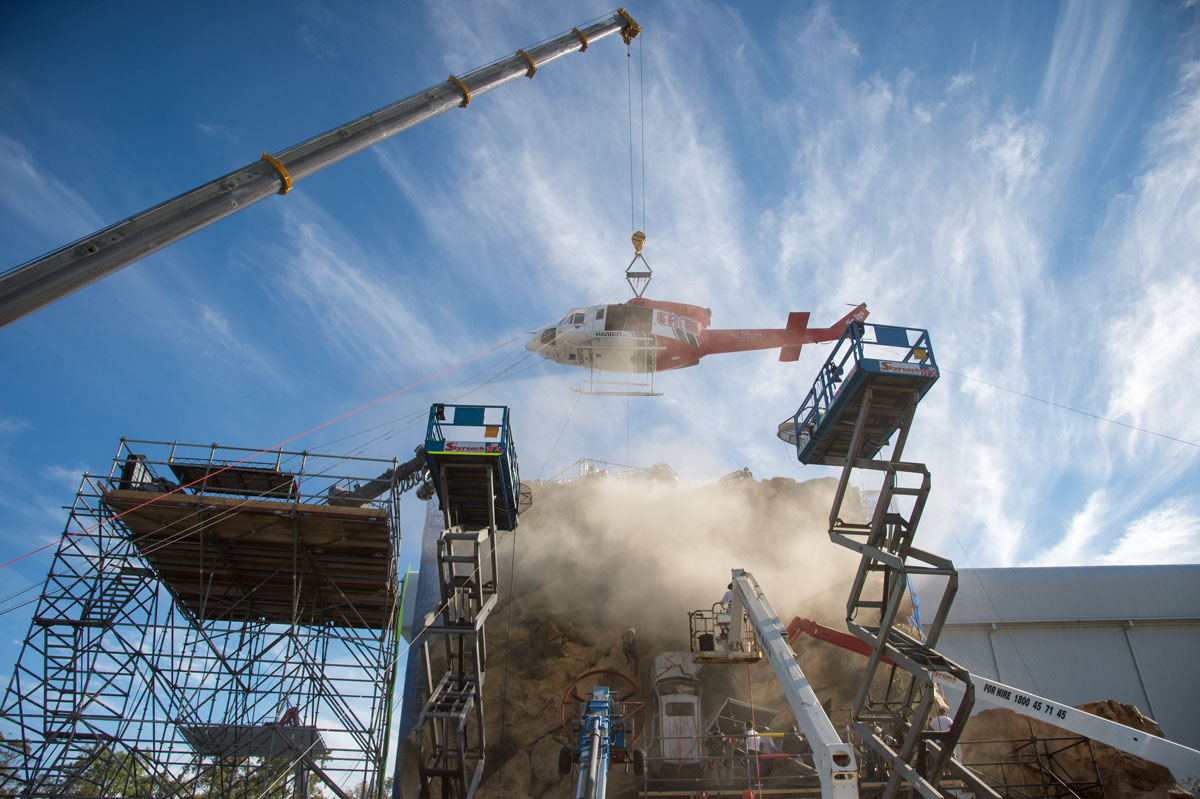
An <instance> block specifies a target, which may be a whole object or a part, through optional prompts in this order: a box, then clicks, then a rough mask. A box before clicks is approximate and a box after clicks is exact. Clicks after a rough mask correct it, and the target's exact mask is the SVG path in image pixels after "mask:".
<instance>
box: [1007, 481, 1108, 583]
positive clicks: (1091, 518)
mask: <svg viewBox="0 0 1200 799" xmlns="http://www.w3.org/2000/svg"><path fill="white" fill-rule="evenodd" d="M1111 514H1112V507H1111V505H1110V501H1109V498H1108V496H1107V495H1106V494H1105V492H1104V491H1103V490H1097V491H1094V492H1093V493H1092V495H1091V496H1090V497H1088V500H1087V504H1086V505H1084V507H1083V509H1082V510H1080V511H1079V512H1077V513H1076V514H1075V515H1074V516H1073V517H1072V518H1071V521H1070V522H1069V523H1068V525H1067V530H1066V533H1065V534H1064V535H1063V536H1062V537H1061V538H1059V539H1058V540H1057V541H1055V542H1054V543H1053V545H1052V546H1049V547H1047V548H1046V549H1044V550H1043V551H1042V552H1040V553H1038V555H1037V556H1036V557H1035V558H1034V559H1033V560H1032V561H1029V562H1027V563H1026V564H1025V565H1028V566H1072V565H1076V564H1080V563H1088V562H1090V561H1092V560H1093V559H1094V557H1095V553H1096V551H1097V549H1096V539H1097V538H1100V537H1101V535H1102V533H1103V532H1104V530H1105V529H1106V528H1107V527H1108V525H1109V519H1110V516H1111ZM1050 532H1054V531H1050Z"/></svg>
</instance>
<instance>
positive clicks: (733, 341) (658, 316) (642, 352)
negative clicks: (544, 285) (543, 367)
mask: <svg viewBox="0 0 1200 799" xmlns="http://www.w3.org/2000/svg"><path fill="white" fill-rule="evenodd" d="M868 313H869V312H868V311H867V306H866V304H865V303H863V304H861V305H858V306H857V307H855V308H854V309H853V310H852V311H850V313H848V314H846V315H845V316H844V317H842V318H841V319H839V320H838V321H837V322H836V323H834V324H833V325H831V326H830V327H820V328H810V327H809V326H808V317H809V314H808V312H807V311H793V312H792V313H790V314H788V318H787V324H786V325H785V326H784V327H783V328H781V329H774V330H772V329H758V328H754V329H735V330H715V329H713V328H710V327H709V324H710V322H711V320H712V310H711V309H709V308H701V307H700V306H698V305H689V304H686V303H681V302H667V301H664V300H652V299H649V298H646V297H635V298H633V299H631V300H629V301H628V302H624V303H612V304H607V305H590V306H587V307H584V308H574V309H572V310H571V312H570V313H568V314H566V315H565V316H564V317H562V319H561V320H560V321H559V322H558V324H556V325H554V326H552V327H547V328H545V329H543V330H541V331H538V332H536V333H534V334H533V335H532V336H531V337H530V339H529V340H528V341H527V342H526V344H525V349H527V350H529V351H530V352H533V353H536V354H538V355H540V356H542V357H543V358H546V359H547V360H551V361H554V362H555V363H560V364H564V365H566V366H579V367H583V368H586V369H588V370H590V371H591V372H592V373H593V390H591V391H586V392H584V393H614V392H608V391H597V390H594V386H595V378H594V374H595V372H612V373H619V374H630V375H653V374H654V373H655V372H662V371H666V370H668V369H684V368H687V367H689V366H695V365H697V364H698V363H700V359H701V358H703V357H704V356H705V355H713V354H716V353H722V352H747V351H750V350H767V349H774V348H776V347H778V348H779V360H781V361H796V360H798V359H799V358H800V348H801V347H803V346H804V345H805V344H814V343H817V342H822V341H836V340H837V339H838V338H840V337H841V335H842V333H844V332H845V330H846V325H848V324H850V323H852V322H861V321H863V320H864V319H866V318H867V314H868ZM624 385H629V384H624ZM639 385H640V384H639ZM616 393H627V392H616ZM638 393H643V392H638Z"/></svg>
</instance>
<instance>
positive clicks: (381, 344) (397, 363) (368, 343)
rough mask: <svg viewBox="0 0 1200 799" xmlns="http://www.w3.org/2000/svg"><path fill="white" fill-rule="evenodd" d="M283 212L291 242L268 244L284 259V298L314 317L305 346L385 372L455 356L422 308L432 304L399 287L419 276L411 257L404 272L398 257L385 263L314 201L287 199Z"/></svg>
mask: <svg viewBox="0 0 1200 799" xmlns="http://www.w3.org/2000/svg"><path fill="white" fill-rule="evenodd" d="M282 219H283V226H284V228H285V230H286V232H287V242H288V244H287V245H286V246H285V247H282V248H269V249H271V250H272V251H273V252H272V257H276V256H277V257H278V258H279V260H280V261H281V262H282V264H283V267H284V271H283V275H282V278H281V281H280V285H281V286H282V288H283V290H284V291H285V292H286V296H287V298H288V301H289V302H291V303H298V304H300V305H301V306H303V307H304V308H305V309H306V310H305V312H306V313H307V314H308V315H309V317H310V318H311V319H312V323H313V328H312V330H313V335H312V336H311V337H310V339H309V340H308V341H307V342H306V343H305V345H306V346H309V347H311V346H317V347H319V348H320V349H322V350H325V351H327V352H331V353H333V354H335V355H337V356H338V357H340V358H343V359H346V360H348V361H349V362H350V363H351V364H352V365H353V366H354V367H355V368H356V369H358V370H362V371H364V372H373V373H376V374H381V375H385V376H387V377H388V378H389V379H394V377H395V375H396V373H397V372H398V371H399V370H400V369H401V367H406V368H411V367H413V366H417V367H424V368H428V367H431V366H434V365H445V364H447V363H450V362H453V359H454V358H455V356H456V355H458V352H459V351H458V350H457V349H453V348H451V347H448V346H447V345H446V343H445V342H446V338H445V337H443V336H439V335H438V334H437V331H436V329H435V327H433V325H432V323H431V322H430V321H428V320H427V319H428V317H427V316H423V315H422V314H421V313H420V312H419V311H420V310H421V309H422V308H423V307H431V308H433V309H436V304H430V305H429V306H422V305H421V303H420V301H419V298H418V297H417V296H416V295H414V294H413V293H411V292H408V291H405V290H404V287H405V286H407V285H411V283H412V280H413V279H414V275H417V276H419V274H420V272H419V269H418V268H416V267H415V266H414V265H408V266H407V267H406V268H405V270H404V271H405V272H407V274H402V273H400V271H399V270H398V267H397V265H396V264H385V263H382V262H381V259H380V257H379V255H378V253H375V252H372V251H371V250H370V249H369V248H368V247H367V246H364V245H363V244H362V243H360V242H359V241H357V240H355V238H354V237H353V236H352V235H350V234H349V233H348V232H347V231H346V230H345V229H344V228H343V227H342V226H341V225H340V224H339V223H338V222H336V221H335V220H333V219H332V218H330V217H329V216H328V214H326V213H325V212H323V211H322V210H321V209H320V208H318V207H317V206H315V205H314V204H312V203H305V202H303V201H298V202H294V203H291V204H289V205H288V207H287V208H286V209H284V211H283V217H282ZM414 269H415V270H416V271H413V270H414ZM431 315H432V316H434V317H437V316H438V313H437V312H436V310H434V311H432V312H431Z"/></svg>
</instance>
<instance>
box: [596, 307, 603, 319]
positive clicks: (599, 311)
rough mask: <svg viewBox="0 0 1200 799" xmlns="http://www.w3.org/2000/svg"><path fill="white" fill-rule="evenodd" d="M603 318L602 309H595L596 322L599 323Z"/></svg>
mask: <svg viewBox="0 0 1200 799" xmlns="http://www.w3.org/2000/svg"><path fill="white" fill-rule="evenodd" d="M603 318H604V309H603V308H597V309H596V321H597V322H599V321H600V320H601V319H603Z"/></svg>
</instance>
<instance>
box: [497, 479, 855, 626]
mask: <svg viewBox="0 0 1200 799" xmlns="http://www.w3.org/2000/svg"><path fill="white" fill-rule="evenodd" d="M835 488H836V481H835V480H833V479H832V478H827V479H820V480H812V481H808V482H806V483H797V482H796V481H794V480H791V479H789V478H774V479H771V480H764V481H756V480H753V479H745V480H738V481H731V482H712V483H706V484H700V485H682V486H681V485H676V484H674V483H670V482H660V481H646V482H643V481H636V482H635V481H632V480H622V479H617V478H613V477H604V476H596V477H589V478H585V479H582V480H578V481H575V482H573V483H569V484H553V483H544V484H535V485H534V486H533V504H532V507H531V508H530V509H529V510H528V511H526V512H525V513H523V514H522V515H521V523H520V528H519V530H518V535H517V540H516V558H515V562H514V563H512V564H508V565H512V566H513V567H514V573H515V578H514V582H513V586H512V590H511V593H510V594H509V596H511V597H513V599H514V601H517V602H522V601H524V600H529V601H536V603H537V604H539V605H543V606H546V607H549V608H552V609H553V612H555V614H556V615H569V616H571V617H572V618H574V619H578V620H580V623H584V624H586V625H587V626H594V627H604V628H610V627H619V628H622V629H623V628H624V627H629V626H631V627H636V628H637V630H638V632H639V637H650V638H653V639H656V640H657V641H659V642H660V643H661V644H662V645H663V646H667V647H669V646H679V647H681V648H683V649H686V648H687V640H688V626H687V614H688V611H691V610H696V609H701V608H703V609H708V608H711V607H712V605H713V603H715V602H717V601H718V600H720V598H721V596H722V595H723V594H724V593H725V589H726V586H727V585H728V583H729V580H730V570H731V569H733V568H744V569H746V570H747V571H749V572H750V573H752V574H753V575H754V576H755V578H756V579H757V580H758V582H759V584H760V585H761V586H762V588H763V590H764V591H765V592H766V594H767V597H768V598H769V599H770V601H771V603H772V605H773V606H774V607H775V610H776V612H777V613H778V614H779V616H780V617H781V618H782V619H783V620H784V622H785V623H786V622H787V621H788V620H790V619H791V618H792V616H795V615H802V616H808V617H815V618H819V619H821V620H823V621H836V620H838V619H841V618H842V617H843V616H844V610H843V609H842V608H843V607H844V603H845V597H846V594H847V592H848V590H849V585H850V580H851V578H852V577H853V574H854V570H855V568H856V566H857V563H858V557H857V555H856V554H855V553H853V552H850V551H849V550H846V549H844V548H842V547H839V546H837V545H835V544H834V543H832V542H831V541H830V540H829V537H828V535H827V528H828V516H829V509H830V505H831V503H832V501H833V496H834V491H835ZM851 500H852V501H851V503H850V504H854V503H856V502H857V496H855V497H852V498H851ZM507 554H510V555H511V553H507ZM501 571H502V572H503V571H504V568H503V566H502V568H501Z"/></svg>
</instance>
